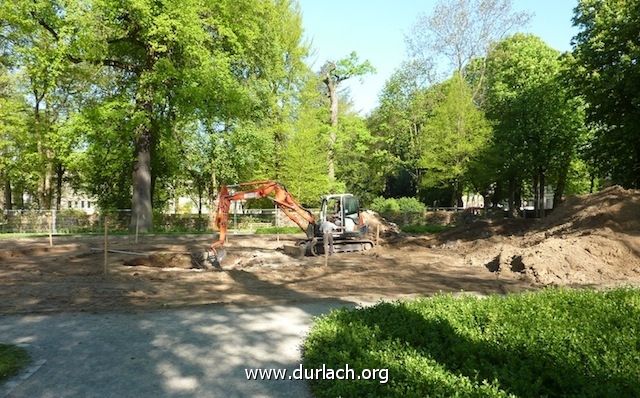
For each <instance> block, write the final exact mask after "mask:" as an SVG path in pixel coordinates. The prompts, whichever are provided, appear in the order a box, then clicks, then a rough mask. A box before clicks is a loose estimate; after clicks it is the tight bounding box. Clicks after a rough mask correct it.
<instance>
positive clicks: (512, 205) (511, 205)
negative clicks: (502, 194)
mask: <svg viewBox="0 0 640 398" xmlns="http://www.w3.org/2000/svg"><path fill="white" fill-rule="evenodd" d="M515 198H516V180H515V179H514V178H510V179H509V199H508V200H509V204H508V206H509V217H510V218H514V217H515V215H516V211H515Z"/></svg>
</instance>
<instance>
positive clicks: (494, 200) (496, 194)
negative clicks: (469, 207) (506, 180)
mask: <svg viewBox="0 0 640 398" xmlns="http://www.w3.org/2000/svg"><path fill="white" fill-rule="evenodd" d="M500 200H502V182H501V181H498V182H496V187H495V189H494V191H493V196H492V197H491V207H493V208H497V207H498V204H499V203H500Z"/></svg>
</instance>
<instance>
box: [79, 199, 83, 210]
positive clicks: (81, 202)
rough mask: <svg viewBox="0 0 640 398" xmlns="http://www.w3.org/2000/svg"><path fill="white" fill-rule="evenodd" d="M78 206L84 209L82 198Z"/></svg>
mask: <svg viewBox="0 0 640 398" xmlns="http://www.w3.org/2000/svg"><path fill="white" fill-rule="evenodd" d="M80 208H81V209H84V200H81V201H80Z"/></svg>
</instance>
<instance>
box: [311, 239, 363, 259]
mask: <svg viewBox="0 0 640 398" xmlns="http://www.w3.org/2000/svg"><path fill="white" fill-rule="evenodd" d="M298 245H299V246H304V251H305V255H306V256H319V255H323V254H324V243H323V241H322V239H321V238H314V239H307V240H303V241H300V242H298ZM373 246H374V243H373V241H370V240H368V239H363V240H355V239H344V240H338V239H336V240H334V241H333V250H334V252H335V253H354V252H362V251H366V250H369V249H372V248H373Z"/></svg>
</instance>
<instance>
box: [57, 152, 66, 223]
mask: <svg viewBox="0 0 640 398" xmlns="http://www.w3.org/2000/svg"><path fill="white" fill-rule="evenodd" d="M64 171H65V170H64V167H63V166H62V164H60V163H58V164H57V165H56V210H58V211H59V210H60V207H61V204H62V178H63V177H64Z"/></svg>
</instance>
